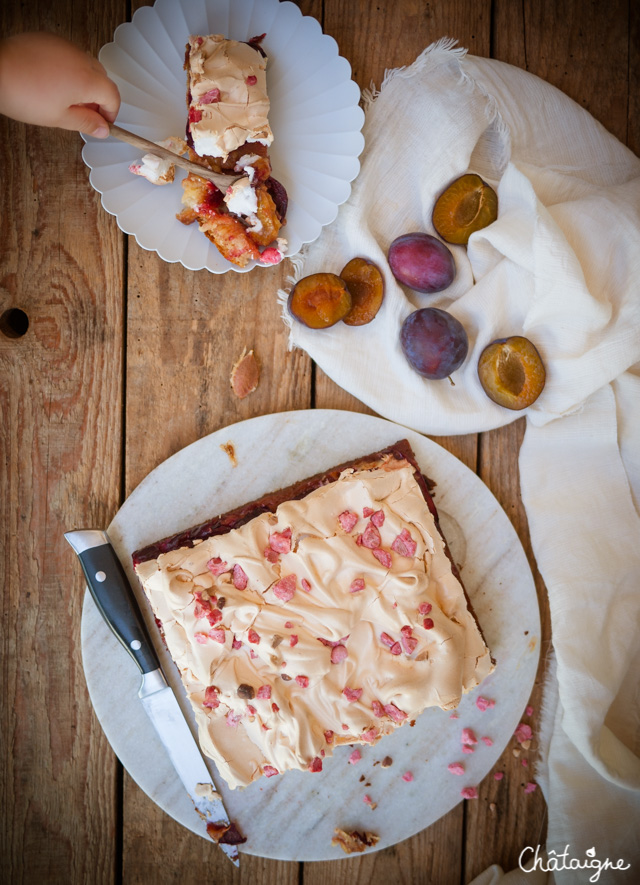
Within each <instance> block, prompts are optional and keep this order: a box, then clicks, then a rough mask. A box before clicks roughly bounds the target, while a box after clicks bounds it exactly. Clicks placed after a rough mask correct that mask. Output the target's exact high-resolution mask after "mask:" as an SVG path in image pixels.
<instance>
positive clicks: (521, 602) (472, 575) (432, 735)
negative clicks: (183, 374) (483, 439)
mask: <svg viewBox="0 0 640 885" xmlns="http://www.w3.org/2000/svg"><path fill="white" fill-rule="evenodd" d="M402 437H407V438H408V439H409V441H410V442H411V445H412V446H413V449H414V451H415V453H416V456H417V459H418V462H419V463H420V466H421V468H422V470H423V471H424V472H425V473H426V474H427V475H429V476H430V477H431V478H433V479H435V480H436V482H437V487H436V490H435V495H434V498H435V501H436V504H437V507H438V510H439V513H440V516H441V522H442V526H443V530H444V532H445V535H447V537H448V540H449V542H450V547H451V549H452V552H453V556H454V558H455V560H456V561H457V562H458V563H459V564H460V565H461V566H462V570H461V571H462V577H463V580H464V582H465V586H466V588H467V591H468V593H469V596H470V598H471V600H472V602H473V605H474V608H475V610H476V614H477V616H478V619H479V621H480V624H481V626H482V629H483V632H484V634H485V637H486V640H487V643H488V645H489V647H490V648H491V650H492V653H493V656H494V658H495V659H496V661H497V666H496V669H495V672H494V673H493V674H492V675H491V676H489V677H488V679H487V680H486V681H485V682H484V683H483V685H482V687H481V689H480V690H476V691H475V692H472V693H471V694H470V695H467V696H466V697H465V698H463V700H462V702H461V704H460V706H459V708H458V713H459V718H458V719H451V718H450V716H449V713H445V712H443V711H442V710H439V709H438V710H427V711H426V712H425V713H424V714H423V715H422V716H420V717H419V719H418V721H417V723H416V725H415V726H414V727H413V728H411V727H409V726H408V725H406V726H404V727H403V728H401V729H399V730H398V731H397V732H396V733H395V734H393V735H390V736H388V737H386V738H384V739H383V740H382V741H381V742H380V743H379V744H378V745H377V746H375V747H361V748H360V749H361V752H362V760H361V761H360V762H359V763H358V764H356V765H350V764H348V761H347V760H348V757H349V754H350V749H349V748H348V747H342V748H340V749H338V750H337V751H336V753H335V754H334V756H333V757H332V758H327V759H325V761H324V768H323V771H322V772H320V773H318V774H310V773H307V772H297V771H293V772H288V773H287V774H285V775H283V776H280V777H275V778H270V779H266V778H261V779H260V780H259V781H257V782H256V783H254V784H251V785H250V786H249V787H247V788H246V789H244V790H235V791H231V790H228V789H227V788H226V785H225V784H224V782H222V781H221V778H219V777H217V774H216V772H215V769H214V768H213V766H212V765H211V766H210V767H211V769H212V775H213V778H214V781H215V782H216V783H217V786H218V788H219V789H220V792H221V793H222V795H223V797H224V800H225V804H226V806H227V808H228V810H229V813H230V815H231V816H232V818H233V819H235V820H236V821H237V823H238V825H239V827H240V829H241V830H242V831H243V833H244V834H245V835H246V836H247V840H248V841H247V843H246V845H244V846H241V848H242V850H244V851H245V852H247V853H249V854H255V855H260V856H262V857H270V858H278V859H282V860H329V859H332V858H336V859H337V858H343V857H344V854H343V853H342V851H341V849H340V848H337V847H332V846H331V838H332V836H333V831H334V828H335V827H336V826H341V827H343V828H346V829H352V828H357V829H367V830H370V831H374V832H376V833H377V834H378V835H379V836H380V841H379V843H378V846H377V848H378V849H380V848H385V847H387V846H389V845H393V844H395V843H397V842H400V841H402V840H403V839H406V838H408V837H409V836H412V835H413V834H415V833H417V832H419V831H420V830H422V829H424V828H425V827H428V826H429V825H430V824H432V823H434V822H435V821H436V820H438V819H439V818H440V817H441V816H442V815H444V814H446V813H447V812H448V811H450V810H451V809H452V808H453V807H454V806H455V805H456V804H457V803H458V802H460V801H462V798H461V795H460V791H461V789H462V787H465V786H476V785H478V784H479V783H480V781H481V780H482V779H483V778H484V777H485V775H486V774H487V773H488V772H489V771H490V770H491V768H492V767H493V766H494V764H495V762H496V761H497V759H498V758H499V756H500V755H501V754H502V751H503V750H504V748H505V747H506V745H507V744H508V742H509V741H510V739H511V737H512V735H513V732H514V730H515V728H516V726H517V725H518V722H519V721H520V718H521V716H522V715H523V711H524V708H525V706H526V703H527V700H528V698H529V695H530V693H531V689H532V687H533V682H534V679H535V674H536V669H537V665H538V657H539V650H540V617H539V610H538V602H537V598H536V591H535V586H534V582H533V578H532V575H531V571H530V569H529V565H528V563H527V559H526V557H525V554H524V551H523V549H522V546H521V544H520V541H519V539H518V536H517V535H516V532H515V531H514V529H513V527H512V525H511V523H510V522H509V519H508V518H507V516H506V514H505V513H504V511H503V510H502V509H501V507H500V505H499V504H498V502H497V501H496V499H495V498H494V497H493V495H492V494H491V492H490V491H489V490H488V489H487V487H486V486H485V485H484V483H482V482H481V480H480V479H479V478H478V477H477V476H476V475H475V474H474V473H472V472H471V471H470V470H469V469H468V468H467V467H465V466H464V465H463V464H462V463H461V462H460V461H458V460H457V459H456V458H455V457H454V456H453V455H451V454H449V453H448V452H447V451H445V450H444V449H442V448H441V447H440V446H438V445H436V444H435V443H433V442H431V441H430V440H428V439H426V437H423V436H421V435H420V434H418V433H415V432H413V431H409V430H407V429H405V428H403V427H400V426H399V425H397V424H393V423H391V422H389V421H385V420H383V419H380V418H373V417H370V416H367V415H360V414H355V413H351V412H341V411H331V410H312V411H300V412H287V413H281V414H276V415H265V416H263V417H260V418H253V419H251V420H249V421H243V422H240V423H238V424H234V425H232V426H230V427H227V428H224V429H223V430H220V431H218V432H217V433H214V434H212V435H210V436H208V437H205V438H204V439H201V440H199V441H198V442H196V443H193V444H192V445H191V446H188V447H187V448H186V449H184V450H182V451H181V452H178V453H177V454H176V455H174V456H173V457H171V458H169V459H168V460H167V461H165V462H164V463H163V464H161V465H160V466H159V467H157V468H156V469H155V470H154V471H153V472H152V473H151V474H150V475H149V476H148V477H147V478H146V479H145V480H144V481H143V482H142V483H141V484H140V485H139V486H138V488H137V489H136V490H135V491H134V492H133V493H132V494H131V495H130V497H129V498H128V499H127V501H126V502H125V503H124V505H123V506H122V508H121V509H120V511H119V512H118V514H117V515H116V517H115V519H114V520H113V522H112V523H111V525H110V526H109V529H108V531H109V535H110V537H111V538H112V540H113V542H114V546H115V547H116V549H117V551H118V554H119V555H120V557H121V559H122V562H123V565H124V566H125V568H126V570H127V572H128V574H129V577H130V578H131V581H132V585H133V587H134V590H135V591H136V593H137V595H138V598H139V600H140V602H141V606H142V608H143V611H144V613H145V616H146V618H147V622H148V624H149V628H150V633H151V635H152V637H153V638H154V641H155V642H156V648H157V650H158V653H159V655H160V658H161V661H162V663H163V667H164V668H165V672H166V673H167V676H168V678H169V681H170V682H171V684H172V685H173V687H174V689H175V690H176V693H177V695H178V699H179V701H180V702H181V704H182V706H183V709H184V711H185V715H187V718H188V720H189V721H190V722H191V724H192V726H193V718H192V715H191V711H190V709H189V707H188V702H187V700H186V698H185V696H184V692H183V690H182V686H181V683H180V679H179V676H178V673H177V670H176V668H175V666H174V665H173V663H172V662H171V660H170V658H169V657H168V655H167V653H166V650H165V649H164V648H163V646H162V643H161V641H160V639H159V636H158V632H157V629H156V627H155V624H154V622H153V618H152V616H151V614H150V610H149V607H148V605H147V603H146V600H145V599H144V595H143V593H142V590H141V588H140V587H139V585H138V582H137V580H136V578H135V575H134V572H133V568H132V566H131V553H132V552H133V551H134V550H135V549H136V548H138V547H140V546H142V545H144V544H147V543H150V542H152V541H155V540H157V539H158V538H161V537H165V536H167V535H170V534H173V533H174V532H176V531H178V530H180V529H184V528H187V527H188V526H190V525H194V524H197V523H199V522H203V521H204V520H206V519H209V518H210V517H211V516H213V515H216V514H218V513H223V512H224V511H226V510H228V509H230V508H232V507H235V506H236V505H239V504H242V503H245V502H246V501H250V500H252V499H254V498H256V497H257V496H259V495H261V494H263V493H265V492H268V491H271V490H273V489H277V488H280V487H282V486H285V485H288V484H290V483H292V482H294V481H296V480H298V479H302V478H304V477H305V476H309V475H311V474H313V473H315V472H317V471H319V470H322V469H325V468H328V467H331V466H333V465H334V464H337V463H340V462H341V461H345V460H348V459H349V458H352V457H356V456H359V455H363V454H367V453H368V452H372V451H375V450H376V449H378V448H382V447H384V446H387V445H389V444H391V443H394V442H395V441H396V440H398V439H400V438H402ZM227 442H231V443H232V444H233V446H234V448H235V452H236V456H237V461H238V465H237V467H233V466H232V464H231V461H230V459H229V457H228V455H227V454H226V453H225V452H224V451H223V450H222V449H221V446H222V445H223V444H226V443H227ZM82 650H83V661H84V668H85V674H86V679H87V685H88V687H89V693H90V696H91V700H92V702H93V705H94V707H95V710H96V713H97V716H98V718H99V720H100V723H101V725H102V727H103V729H104V731H105V734H106V736H107V738H108V740H109V742H110V743H111V746H112V747H113V749H114V751H115V752H116V754H117V756H118V758H119V759H120V760H121V762H122V764H123V765H124V767H125V768H126V769H127V771H128V772H129V774H130V775H131V776H132V777H133V779H134V780H135V781H136V782H137V783H138V784H139V786H140V787H141V788H142V789H143V790H144V791H145V792H146V793H147V794H148V795H149V796H150V797H151V798H152V799H153V800H154V802H156V803H157V804H158V805H159V806H160V807H161V808H163V809H164V810H165V811H166V812H167V813H168V814H170V815H171V816H172V817H173V818H175V819H176V820H177V821H179V822H180V823H181V824H183V825H184V826H185V827H188V828H189V829H191V830H193V832H197V833H199V834H200V835H203V830H202V829H201V827H200V826H199V821H198V818H197V815H196V814H195V813H194V810H193V806H192V804H191V801H190V799H189V798H188V796H187V795H186V793H185V792H184V791H183V789H182V787H181V784H180V782H179V780H178V778H177V776H176V775H175V772H174V770H173V769H172V767H171V765H170V763H169V760H168V757H167V756H166V754H165V751H164V749H163V747H162V745H161V744H160V741H159V740H158V738H157V737H156V735H155V732H154V730H153V727H152V726H151V724H150V722H149V721H148V719H147V717H146V715H145V713H144V710H143V709H142V707H141V706H140V704H139V701H138V698H137V691H138V687H139V683H140V679H139V675H138V671H137V669H136V667H135V665H134V664H133V662H132V661H131V660H130V658H129V656H128V655H127V654H126V653H125V652H124V650H123V649H122V647H121V646H120V645H119V643H118V642H117V640H116V639H115V637H114V636H113V634H112V633H111V632H110V630H109V628H108V627H107V626H106V625H105V624H104V622H103V621H102V619H101V617H100V615H99V613H98V611H97V609H96V607H95V605H94V603H93V600H92V599H91V597H90V596H89V594H88V592H87V594H86V597H85V603H84V608H83V617H82ZM480 693H481V694H482V695H484V696H485V697H488V698H492V699H494V700H495V708H493V709H490V710H487V711H486V712H481V711H480V710H478V708H477V707H476V705H475V699H476V697H477V695H478V694H480ZM463 727H469V728H473V729H474V730H475V732H476V734H477V736H478V738H481V737H483V736H487V737H490V738H491V739H492V740H493V745H492V746H490V747H489V746H486V745H485V744H484V743H482V742H481V741H480V742H479V744H478V746H477V747H476V750H475V752H474V753H473V754H469V755H465V754H463V753H462V752H461V743H460V735H461V731H462V728H463ZM385 755H389V756H391V757H392V758H393V765H392V766H391V767H389V768H386V769H383V768H382V767H381V766H380V765H376V766H375V767H374V765H373V763H374V762H375V761H377V760H381V759H382V758H383V757H384V756H385ZM450 762H462V763H463V764H464V766H465V769H466V771H465V775H464V776H462V777H460V776H455V775H452V774H450V773H449V771H448V770H447V765H448V764H449V763H450ZM406 771H411V772H412V774H413V777H414V780H413V781H412V782H410V783H407V782H405V781H403V780H402V775H403V773H404V772H406ZM361 775H365V777H366V781H367V783H368V784H370V786H365V784H364V782H363V783H361V782H360V777H361ZM365 793H367V794H368V795H370V796H371V799H372V800H373V801H374V802H377V808H376V809H375V810H372V809H371V808H369V807H368V806H367V805H365V804H364V802H363V796H364V794H365Z"/></svg>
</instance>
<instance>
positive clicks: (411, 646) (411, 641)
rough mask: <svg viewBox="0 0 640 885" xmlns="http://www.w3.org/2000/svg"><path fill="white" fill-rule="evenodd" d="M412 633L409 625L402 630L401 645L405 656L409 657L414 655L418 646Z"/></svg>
mask: <svg viewBox="0 0 640 885" xmlns="http://www.w3.org/2000/svg"><path fill="white" fill-rule="evenodd" d="M411 633H412V630H411V627H410V626H409V625H408V624H406V625H405V626H404V627H402V629H401V630H400V643H401V645H402V648H403V649H404V651H405V654H408V655H410V654H413V652H414V651H415V650H416V646H417V644H418V640H417V639H416V638H415V637H414V636H412V635H411Z"/></svg>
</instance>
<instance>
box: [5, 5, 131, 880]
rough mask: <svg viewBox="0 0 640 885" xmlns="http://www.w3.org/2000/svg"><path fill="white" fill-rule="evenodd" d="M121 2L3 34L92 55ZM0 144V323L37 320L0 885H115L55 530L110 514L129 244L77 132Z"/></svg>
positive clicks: (37, 133)
mask: <svg viewBox="0 0 640 885" xmlns="http://www.w3.org/2000/svg"><path fill="white" fill-rule="evenodd" d="M123 5H124V4H120V3H119V2H116V0H107V2H105V3H104V4H102V5H101V6H100V8H99V9H98V10H93V11H89V12H88V14H87V15H84V16H76V15H74V14H73V12H72V6H73V4H71V3H70V2H57V3H51V4H44V3H35V4H31V5H24V4H18V3H9V4H5V5H4V6H3V7H2V11H1V12H0V17H1V19H0V20H1V30H2V33H3V34H9V33H19V32H21V31H25V30H37V29H48V30H50V31H53V32H55V33H58V34H61V35H62V36H66V37H68V38H70V39H72V40H73V41H74V42H76V43H77V44H79V45H80V46H82V47H84V48H86V49H87V50H88V51H91V52H94V53H95V52H96V51H97V49H98V47H99V46H100V44H101V43H102V42H104V40H106V39H107V37H108V35H109V34H110V33H111V32H112V30H113V27H114V26H115V24H116V23H117V21H118V20H119V18H120V16H121V15H122V9H120V7H121V6H122V7H123ZM0 141H1V144H2V156H3V163H2V168H1V172H0V175H1V178H2V188H0V200H1V201H2V213H1V218H0V231H1V233H0V314H3V313H4V312H5V311H6V310H8V309H11V308H20V309H22V310H23V311H24V313H25V314H26V316H27V317H28V321H29V326H28V330H27V332H26V334H24V335H23V336H22V337H15V338H9V337H6V335H5V334H3V333H1V332H0V412H1V413H2V419H3V420H2V422H1V423H0V502H1V504H0V507H1V513H2V520H1V521H2V530H1V531H2V541H0V547H1V549H2V555H1V556H0V583H1V585H2V587H3V602H2V625H3V626H2V652H1V653H0V657H1V659H2V682H3V691H2V700H1V712H0V733H1V734H2V741H1V744H2V756H1V758H2V762H1V765H0V795H1V796H2V835H1V836H0V879H2V881H3V882H15V883H18V882H35V881H46V882H51V883H57V882H59V883H82V882H88V881H91V882H96V883H98V882H105V883H107V882H112V881H113V878H114V874H115V846H116V821H117V814H116V778H117V774H116V769H117V763H116V760H115V758H114V757H113V754H112V753H111V751H110V749H109V746H108V743H107V741H106V739H105V737H104V736H103V734H102V730H101V729H100V726H99V724H98V722H97V720H96V718H95V717H94V715H93V712H92V709H91V705H90V703H89V699H88V695H87V690H86V685H85V681H84V675H83V671H82V660H81V651H80V616H81V608H82V601H83V596H84V582H83V581H82V579H81V578H80V574H79V569H78V567H77V563H76V561H75V557H74V556H73V554H72V552H71V549H70V548H69V547H68V546H67V544H66V542H65V541H64V539H63V532H64V531H67V530H69V529H70V528H75V527H78V526H81V525H98V526H101V525H105V524H107V523H108V522H109V519H110V517H111V516H112V514H113V513H114V512H115V510H116V508H117V506H118V499H119V491H120V451H121V428H120V417H121V409H122V401H121V377H122V376H121V371H122V260H123V259H122V237H121V236H120V235H119V232H118V229H117V226H116V224H115V222H114V220H113V219H112V218H110V217H109V216H107V215H106V214H105V213H104V212H103V210H102V208H101V207H100V200H99V196H98V195H97V194H96V193H95V192H94V191H93V190H92V189H91V187H90V185H89V182H88V175H87V172H86V170H85V168H84V165H83V163H82V160H81V157H80V149H81V144H82V142H81V140H80V138H79V136H78V135H77V134H76V133H66V132H60V131H57V130H51V129H38V128H35V127H26V126H24V125H22V124H18V123H14V122H11V121H9V120H7V119H5V118H0ZM6 330H7V327H6V326H5V331H6Z"/></svg>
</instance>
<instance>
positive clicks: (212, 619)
mask: <svg viewBox="0 0 640 885" xmlns="http://www.w3.org/2000/svg"><path fill="white" fill-rule="evenodd" d="M207 620H208V621H209V624H210V625H211V626H212V627H215V625H216V624H219V623H220V621H221V620H222V612H221V611H220V609H219V608H212V609H211V611H210V612H207Z"/></svg>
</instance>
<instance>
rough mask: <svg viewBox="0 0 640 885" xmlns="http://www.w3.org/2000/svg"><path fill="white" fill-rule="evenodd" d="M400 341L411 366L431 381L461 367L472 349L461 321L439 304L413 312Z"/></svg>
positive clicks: (407, 319)
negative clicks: (440, 307)
mask: <svg viewBox="0 0 640 885" xmlns="http://www.w3.org/2000/svg"><path fill="white" fill-rule="evenodd" d="M400 344H401V346H402V350H403V353H404V355H405V357H406V358H407V360H408V362H409V365H410V366H411V367H412V368H413V369H415V371H416V372H417V373H418V374H419V375H422V377H423V378H428V379H429V380H430V381H438V380H440V379H442V378H448V377H449V376H450V375H451V373H452V372H455V370H456V369H458V368H460V366H461V365H462V363H463V362H464V361H465V358H466V356H467V352H468V350H469V339H468V337H467V333H466V331H465V328H464V326H463V325H462V323H461V322H460V321H459V320H457V319H456V318H455V317H454V316H453V315H452V314H450V313H448V312H447V311H446V310H440V309H439V308H437V307H422V308H420V309H419V310H416V311H414V312H413V313H410V314H409V316H408V317H407V318H406V320H405V321H404V323H403V324H402V328H401V330H400Z"/></svg>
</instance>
